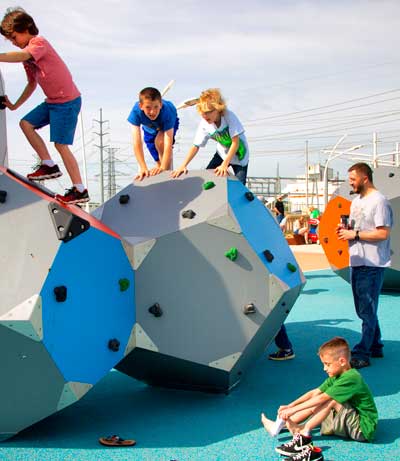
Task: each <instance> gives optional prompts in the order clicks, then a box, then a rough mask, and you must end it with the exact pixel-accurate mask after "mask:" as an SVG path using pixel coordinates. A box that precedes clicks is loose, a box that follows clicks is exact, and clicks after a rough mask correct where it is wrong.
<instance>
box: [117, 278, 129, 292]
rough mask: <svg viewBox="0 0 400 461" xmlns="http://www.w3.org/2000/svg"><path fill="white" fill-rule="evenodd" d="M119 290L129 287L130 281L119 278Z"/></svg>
mask: <svg viewBox="0 0 400 461" xmlns="http://www.w3.org/2000/svg"><path fill="white" fill-rule="evenodd" d="M118 283H119V289H120V291H126V290H127V289H128V288H129V285H130V282H129V280H128V279H120V280H119V281H118Z"/></svg>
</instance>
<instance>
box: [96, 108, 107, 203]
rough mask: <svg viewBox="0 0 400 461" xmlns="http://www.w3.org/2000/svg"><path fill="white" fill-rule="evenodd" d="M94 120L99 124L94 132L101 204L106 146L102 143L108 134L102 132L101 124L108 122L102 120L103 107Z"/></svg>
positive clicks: (102, 201)
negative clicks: (96, 137) (97, 117)
mask: <svg viewBox="0 0 400 461" xmlns="http://www.w3.org/2000/svg"><path fill="white" fill-rule="evenodd" d="M94 122H96V123H98V124H99V133H96V132H95V133H94V134H97V136H99V138H100V140H99V142H100V143H99V145H96V144H95V146H96V147H98V148H99V149H100V196H101V204H103V203H104V149H105V148H106V147H108V146H107V145H105V144H104V141H103V139H104V136H106V135H108V133H105V132H104V129H103V125H104V124H105V123H108V120H103V109H100V119H99V120H96V119H94Z"/></svg>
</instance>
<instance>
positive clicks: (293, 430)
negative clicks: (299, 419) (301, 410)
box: [286, 418, 303, 435]
mask: <svg viewBox="0 0 400 461" xmlns="http://www.w3.org/2000/svg"><path fill="white" fill-rule="evenodd" d="M286 427H287V428H288V429H289V431H290V433H291V434H293V435H295V434H297V433H298V432H300V431H301V430H302V429H303V426H299V425H298V424H296V423H295V422H293V421H292V420H291V419H290V418H288V419H287V420H286Z"/></svg>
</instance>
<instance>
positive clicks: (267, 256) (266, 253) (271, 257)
mask: <svg viewBox="0 0 400 461" xmlns="http://www.w3.org/2000/svg"><path fill="white" fill-rule="evenodd" d="M263 255H264V256H265V259H266V260H267V261H268V262H269V263H271V262H272V261H273V260H274V255H273V254H272V253H271V252H270V251H269V250H264V251H263Z"/></svg>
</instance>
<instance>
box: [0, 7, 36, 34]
mask: <svg viewBox="0 0 400 461" xmlns="http://www.w3.org/2000/svg"><path fill="white" fill-rule="evenodd" d="M25 31H28V32H29V33H30V34H31V35H38V34H39V29H38V28H37V27H36V24H35V21H34V20H33V18H32V16H30V15H29V14H28V13H27V12H26V11H25V10H23V9H22V8H20V7H17V8H8V9H7V11H6V14H5V15H4V18H3V20H2V21H1V24H0V33H1V35H4V37H6V38H9V37H10V36H11V35H12V33H13V32H25Z"/></svg>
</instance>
